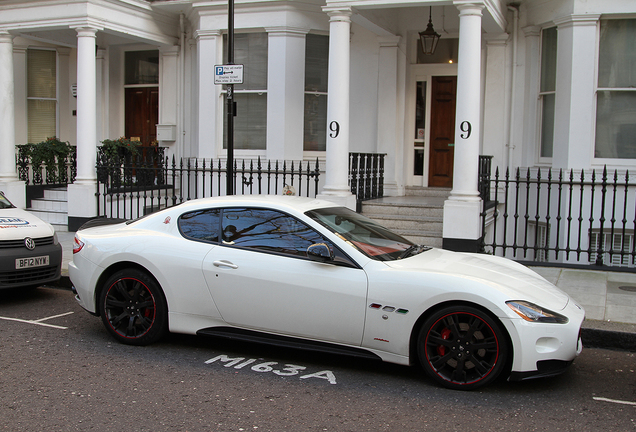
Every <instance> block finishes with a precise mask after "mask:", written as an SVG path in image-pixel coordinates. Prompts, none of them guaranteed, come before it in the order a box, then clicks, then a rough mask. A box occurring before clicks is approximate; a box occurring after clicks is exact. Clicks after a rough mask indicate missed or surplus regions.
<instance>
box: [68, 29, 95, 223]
mask: <svg viewBox="0 0 636 432" xmlns="http://www.w3.org/2000/svg"><path fill="white" fill-rule="evenodd" d="M76 31H77V177H76V179H75V183H74V184H71V185H69V187H68V218H69V224H68V226H69V230H71V231H74V230H76V229H77V228H79V226H81V225H82V223H83V222H85V221H87V220H90V219H91V218H94V217H96V216H97V198H96V196H95V194H96V192H97V175H96V169H95V163H96V160H97V145H98V144H99V143H98V141H97V75H96V73H97V66H96V43H95V36H96V34H97V31H98V29H97V28H94V27H81V28H77V29H76Z"/></svg>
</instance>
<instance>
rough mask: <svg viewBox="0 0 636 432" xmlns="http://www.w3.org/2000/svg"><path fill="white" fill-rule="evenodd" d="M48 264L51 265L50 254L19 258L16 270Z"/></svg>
mask: <svg viewBox="0 0 636 432" xmlns="http://www.w3.org/2000/svg"><path fill="white" fill-rule="evenodd" d="M47 265H49V256H48V255H45V256H39V257H31V258H18V259H16V260H15V268H16V270H19V269H25V268H32V267H44V266H47Z"/></svg>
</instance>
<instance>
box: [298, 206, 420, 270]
mask: <svg viewBox="0 0 636 432" xmlns="http://www.w3.org/2000/svg"><path fill="white" fill-rule="evenodd" d="M306 214H307V216H309V217H310V218H312V219H313V220H315V221H316V222H318V223H320V224H321V225H323V226H324V227H326V228H327V229H329V230H330V231H332V232H333V233H334V234H336V235H337V236H338V237H340V238H341V239H343V240H345V241H347V242H348V243H349V244H351V245H353V246H354V247H355V248H357V249H358V250H359V251H360V252H362V253H363V254H365V255H366V256H368V257H369V258H372V259H375V260H378V261H393V260H397V259H401V258H405V257H407V256H410V255H413V254H416V253H420V252H423V251H425V250H428V249H430V248H427V247H422V246H418V245H416V244H414V243H413V242H411V241H409V240H407V239H405V238H404V237H402V236H400V235H398V234H395V233H394V232H391V231H390V230H389V229H387V228H385V227H383V226H382V225H379V224H377V223H376V222H374V221H372V220H371V219H369V218H367V217H365V216H362V215H361V214H358V213H356V212H354V211H352V210H349V209H348V208H345V207H328V208H321V209H316V210H312V211H308V212H307V213H306Z"/></svg>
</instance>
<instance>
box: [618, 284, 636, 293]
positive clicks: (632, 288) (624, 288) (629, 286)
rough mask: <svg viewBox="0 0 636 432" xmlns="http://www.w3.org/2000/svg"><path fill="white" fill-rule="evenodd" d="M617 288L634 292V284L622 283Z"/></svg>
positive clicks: (635, 287) (635, 290) (635, 288)
mask: <svg viewBox="0 0 636 432" xmlns="http://www.w3.org/2000/svg"><path fill="white" fill-rule="evenodd" d="M618 289H619V290H623V291H629V292H636V286H631V285H622V286H619V287H618Z"/></svg>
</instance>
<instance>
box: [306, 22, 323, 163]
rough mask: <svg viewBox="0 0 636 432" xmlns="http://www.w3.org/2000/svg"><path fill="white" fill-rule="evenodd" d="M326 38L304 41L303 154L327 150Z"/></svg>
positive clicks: (317, 36) (311, 36)
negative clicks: (304, 152)
mask: <svg viewBox="0 0 636 432" xmlns="http://www.w3.org/2000/svg"><path fill="white" fill-rule="evenodd" d="M328 75H329V36H320V35H314V34H308V35H307V37H306V39H305V125H304V139H303V150H305V151H325V150H326V149H327V77H328Z"/></svg>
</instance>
